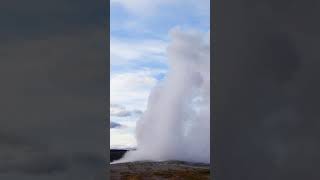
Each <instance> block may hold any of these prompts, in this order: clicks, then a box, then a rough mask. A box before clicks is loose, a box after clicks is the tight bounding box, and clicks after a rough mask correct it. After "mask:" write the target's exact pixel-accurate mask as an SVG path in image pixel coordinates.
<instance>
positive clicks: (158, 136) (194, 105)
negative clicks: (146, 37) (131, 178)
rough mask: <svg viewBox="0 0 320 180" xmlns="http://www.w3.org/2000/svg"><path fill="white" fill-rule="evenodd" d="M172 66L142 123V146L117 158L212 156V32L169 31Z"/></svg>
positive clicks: (200, 158) (195, 159)
mask: <svg viewBox="0 0 320 180" xmlns="http://www.w3.org/2000/svg"><path fill="white" fill-rule="evenodd" d="M170 37H171V39H172V42H171V44H170V45H169V47H168V49H167V54H168V59H169V60H168V63H169V71H168V74H167V78H166V79H165V80H164V82H162V83H161V84H158V85H157V86H156V87H155V88H154V89H153V90H152V91H151V94H150V96H149V100H148V106H147V110H146V111H145V112H144V114H143V115H142V118H141V119H140V120H139V121H138V122H137V126H136V138H137V150H136V151H131V152H128V153H127V154H126V155H125V157H124V158H123V159H121V160H120V161H117V162H125V161H139V160H153V161H164V160H182V161H191V162H204V163H209V161H210V41H209V39H210V38H209V37H210V34H209V33H208V34H206V33H200V32H196V31H186V32H183V31H181V30H180V28H173V29H172V30H171V31H170Z"/></svg>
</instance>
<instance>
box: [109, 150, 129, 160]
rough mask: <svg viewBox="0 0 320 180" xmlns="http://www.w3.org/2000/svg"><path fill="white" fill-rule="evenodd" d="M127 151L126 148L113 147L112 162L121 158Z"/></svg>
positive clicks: (111, 151) (111, 152)
mask: <svg viewBox="0 0 320 180" xmlns="http://www.w3.org/2000/svg"><path fill="white" fill-rule="evenodd" d="M127 151H128V150H125V149H111V150H110V162H112V161H115V160H119V159H121V158H122V157H123V155H124V154H125V153H126V152H127Z"/></svg>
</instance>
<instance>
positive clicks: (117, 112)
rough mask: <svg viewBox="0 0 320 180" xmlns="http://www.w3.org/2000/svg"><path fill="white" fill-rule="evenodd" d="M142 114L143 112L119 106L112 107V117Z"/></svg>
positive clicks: (112, 105)
mask: <svg viewBox="0 0 320 180" xmlns="http://www.w3.org/2000/svg"><path fill="white" fill-rule="evenodd" d="M140 114H142V111H141V110H131V111H129V110H127V109H126V108H125V107H124V106H122V105H119V104H111V105H110V115H111V116H116V117H128V116H134V115H140Z"/></svg>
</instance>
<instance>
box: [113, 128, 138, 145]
mask: <svg viewBox="0 0 320 180" xmlns="http://www.w3.org/2000/svg"><path fill="white" fill-rule="evenodd" d="M110 134H112V135H111V136H110V149H127V148H135V147H136V144H137V143H136V139H135V137H134V133H133V132H132V131H130V130H128V129H124V128H122V129H110Z"/></svg>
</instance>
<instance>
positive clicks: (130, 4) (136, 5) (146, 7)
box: [111, 0, 177, 15]
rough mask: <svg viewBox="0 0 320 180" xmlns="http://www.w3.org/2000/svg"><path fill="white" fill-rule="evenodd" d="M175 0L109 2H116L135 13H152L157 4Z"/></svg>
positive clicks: (123, 0) (118, 0)
mask: <svg viewBox="0 0 320 180" xmlns="http://www.w3.org/2000/svg"><path fill="white" fill-rule="evenodd" d="M176 1H177V0H111V4H118V5H121V6H122V7H124V8H125V9H126V10H127V11H129V12H130V13H133V14H136V15H147V14H153V13H155V12H156V11H157V9H158V8H159V6H161V5H165V4H172V3H175V2H176Z"/></svg>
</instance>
